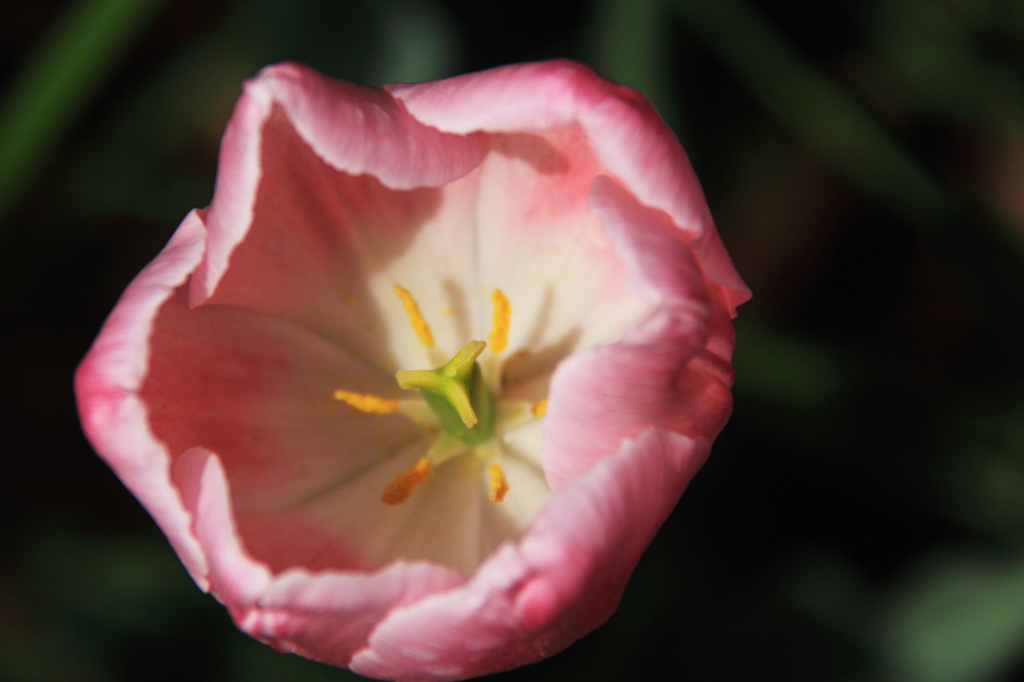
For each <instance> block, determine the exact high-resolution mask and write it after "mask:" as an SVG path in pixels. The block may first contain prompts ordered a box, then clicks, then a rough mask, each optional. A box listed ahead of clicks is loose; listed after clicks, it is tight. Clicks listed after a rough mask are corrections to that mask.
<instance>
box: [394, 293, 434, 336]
mask: <svg viewBox="0 0 1024 682" xmlns="http://www.w3.org/2000/svg"><path fill="white" fill-rule="evenodd" d="M395 293H396V294H397V295H398V298H400V299H402V306H403V307H404V308H405V312H406V313H407V314H408V315H409V324H411V325H412V330H413V331H414V332H416V336H418V337H420V343H421V344H422V345H423V346H425V347H426V348H433V346H434V336H433V334H431V333H430V327H429V326H428V325H427V321H426V320H425V319H423V313H421V312H420V307H419V306H418V305H416V299H414V298H413V297H412V294H410V293H409V290H408V289H406V288H405V287H403V286H400V285H398V284H396V285H395Z"/></svg>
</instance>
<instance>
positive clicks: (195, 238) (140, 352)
mask: <svg viewBox="0 0 1024 682" xmlns="http://www.w3.org/2000/svg"><path fill="white" fill-rule="evenodd" d="M205 238H206V230H205V227H204V226H203V222H202V220H201V219H200V217H199V215H198V214H197V213H196V212H195V211H192V212H191V213H189V214H188V216H186V217H185V220H184V221H183V222H182V223H181V225H180V226H179V227H178V229H177V231H175V233H174V236H172V237H171V240H170V242H169V243H168V244H167V246H166V247H164V249H163V251H161V252H160V255H158V256H157V257H156V258H155V259H154V260H153V262H151V263H150V264H149V265H147V266H146V267H145V268H144V269H143V270H142V272H141V273H139V275H138V276H137V277H136V278H135V279H134V280H133V281H132V283H131V284H129V285H128V288H127V289H126V290H125V292H124V294H122V295H121V299H120V300H119V301H118V304H117V306H116V307H115V308H114V311H113V312H112V313H111V314H110V317H109V318H107V321H106V322H105V323H104V325H103V329H102V330H101V331H100V334H99V337H98V338H97V339H96V342H95V343H94V344H93V346H92V348H90V349H89V352H88V354H87V355H86V356H85V359H84V360H82V364H81V365H79V367H78V370H77V371H76V372H75V394H76V396H77V398H78V410H79V415H80V418H81V420H82V427H83V429H84V430H85V434H86V436H88V438H89V441H90V442H91V443H92V445H93V447H94V448H96V452H98V453H100V455H101V456H102V457H103V458H104V459H105V460H106V461H107V463H108V464H110V466H111V468H113V470H114V471H115V472H116V473H117V475H118V477H119V478H120V479H121V480H122V481H123V482H124V484H125V486H127V488H128V489H129V490H131V491H132V493H133V494H134V495H135V497H136V498H138V500H139V502H141V503H142V504H143V506H145V508H146V509H147V510H148V511H149V513H150V514H151V515H152V516H153V518H154V520H156V522H157V524H159V526H160V528H161V529H162V530H163V531H164V533H165V534H166V535H167V538H168V540H170V542H171V545H172V546H173V547H174V550H175V551H176V552H177V553H178V556H179V557H181V560H182V563H184V564H185V567H186V568H187V569H188V572H189V574H190V575H191V576H192V579H193V580H195V581H196V583H198V584H199V586H200V587H202V588H203V589H204V590H206V589H207V587H208V585H207V581H206V574H207V565H206V557H205V556H204V555H203V552H202V550H201V549H200V547H199V544H198V543H197V542H196V539H195V537H194V536H193V535H192V532H191V530H190V524H191V515H190V513H189V512H188V511H187V510H186V508H185V507H184V506H183V505H182V501H181V498H180V496H179V494H178V490H177V489H176V488H175V486H174V485H173V483H172V482H171V478H170V463H171V462H170V457H169V456H168V453H167V450H166V448H165V447H164V446H163V444H162V443H160V442H159V441H158V440H157V438H156V437H155V436H154V434H153V432H152V431H151V430H150V428H149V425H148V423H147V406H146V404H145V402H144V401H143V400H142V399H141V398H140V396H139V391H140V389H141V386H142V383H143V380H144V378H145V376H146V373H147V371H148V366H149V346H148V343H147V341H148V339H149V337H150V335H151V333H152V329H153V323H154V318H155V317H156V312H157V310H159V309H160V307H161V306H162V305H163V304H164V303H165V302H166V301H167V300H168V299H169V298H170V297H171V296H172V295H173V292H174V290H175V288H176V287H178V286H180V285H181V284H182V283H183V282H185V280H186V278H187V277H188V275H189V273H190V272H191V271H192V270H193V269H194V268H195V267H196V265H198V264H199V262H200V260H201V259H202V256H203V249H204V246H205Z"/></svg>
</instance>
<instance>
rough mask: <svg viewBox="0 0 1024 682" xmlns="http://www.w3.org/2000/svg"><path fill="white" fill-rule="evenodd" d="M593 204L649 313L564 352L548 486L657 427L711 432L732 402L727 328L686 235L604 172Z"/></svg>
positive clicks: (548, 444)
mask: <svg viewBox="0 0 1024 682" xmlns="http://www.w3.org/2000/svg"><path fill="white" fill-rule="evenodd" d="M590 202H591V206H592V208H593V210H594V211H595V212H596V213H597V214H598V215H600V216H601V217H602V218H603V219H604V225H605V230H606V231H607V232H608V234H609V235H610V236H611V238H612V240H613V241H614V242H615V245H616V252H617V253H618V254H619V256H620V257H621V258H622V260H623V261H624V262H625V264H626V268H627V269H628V270H629V272H630V277H631V281H632V282H633V285H634V288H636V289H637V290H639V291H640V292H642V293H643V294H644V295H645V297H646V298H648V300H649V301H650V302H651V303H652V304H653V311H652V312H651V314H650V315H649V317H648V318H647V319H646V320H644V321H643V322H642V323H641V324H639V325H637V326H636V327H634V328H632V329H630V330H629V331H628V332H627V334H626V335H625V336H624V337H623V339H622V340H620V341H618V342H616V343H613V344H610V345H608V346H603V347H600V348H596V349H594V350H591V351H588V352H584V353H577V354H574V355H573V356H572V357H570V358H567V359H566V360H565V361H564V362H562V364H561V365H559V367H558V369H557V370H556V371H555V375H554V377H553V379H552V382H551V393H550V398H549V403H548V414H547V416H546V417H545V433H544V442H543V446H542V461H543V462H544V473H545V475H546V476H547V479H548V483H549V484H550V485H551V487H552V489H553V490H557V488H558V487H559V486H560V485H562V484H563V483H564V482H565V481H568V480H570V479H572V478H573V477H575V476H578V475H580V474H581V473H583V472H584V471H586V470H587V469H588V468H589V467H590V466H592V465H593V464H594V462H596V461H598V460H599V459H600V458H601V457H604V456H605V455H606V454H607V453H609V452H614V451H615V449H616V448H617V447H618V444H619V443H620V442H622V440H623V439H624V438H632V437H636V436H637V435H638V434H639V433H641V432H642V431H643V430H644V429H646V428H647V427H648V426H649V425H651V424H654V425H658V426H662V427H664V428H669V429H671V430H674V431H677V432H680V433H685V434H687V435H689V436H691V437H694V438H708V439H713V438H714V437H715V436H716V435H717V434H718V431H719V430H720V429H721V428H722V426H724V424H725V421H726V419H727V418H728V415H729V411H730V409H731V405H732V402H731V395H730V393H729V387H730V386H731V385H732V376H733V375H732V367H731V365H730V364H729V359H730V356H731V352H732V346H733V336H732V325H731V324H730V323H729V322H728V318H725V319H722V318H723V314H722V313H721V312H719V311H721V310H723V306H721V305H717V306H716V305H712V303H713V302H714V301H713V299H712V296H714V295H719V296H720V295H721V290H720V288H719V287H716V286H713V285H712V286H711V287H710V288H709V287H708V286H707V284H706V282H705V279H704V273H703V270H702V268H701V266H700V264H699V262H698V260H697V258H696V256H695V254H694V253H693V249H692V240H691V239H690V238H689V234H688V233H686V232H682V231H680V230H678V229H676V228H675V226H674V225H673V223H672V219H671V217H670V216H669V215H667V214H666V213H665V212H664V211H661V210H659V209H654V208H649V207H645V206H643V205H641V204H640V203H639V202H638V201H637V200H636V198H635V197H634V196H633V195H632V194H630V193H629V192H628V191H627V190H626V189H625V188H624V187H622V186H621V185H620V184H618V183H617V182H615V181H613V180H611V179H610V178H607V177H604V178H598V179H597V180H595V181H594V185H593V187H592V189H591V195H590Z"/></svg>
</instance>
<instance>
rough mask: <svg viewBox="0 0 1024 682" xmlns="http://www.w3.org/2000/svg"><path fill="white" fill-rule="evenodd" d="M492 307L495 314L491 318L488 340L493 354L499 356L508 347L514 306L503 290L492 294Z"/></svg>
mask: <svg viewBox="0 0 1024 682" xmlns="http://www.w3.org/2000/svg"><path fill="white" fill-rule="evenodd" d="M491 305H493V306H494V313H493V315H492V316H491V335H490V336H489V337H488V340H489V341H490V346H491V352H492V353H494V354H498V353H501V352H502V351H504V350H505V347H506V346H508V328H509V326H510V325H511V323H512V306H511V305H510V304H509V302H508V298H506V297H505V292H503V291H502V290H501V289H495V290H494V291H492V292H491Z"/></svg>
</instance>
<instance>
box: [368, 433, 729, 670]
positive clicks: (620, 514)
mask: <svg viewBox="0 0 1024 682" xmlns="http://www.w3.org/2000/svg"><path fill="white" fill-rule="evenodd" d="M708 448H709V443H708V441H706V440H704V439H699V440H692V439H690V438H687V437H685V436H681V435H678V434H672V433H669V432H665V431H661V430H658V429H650V430H648V431H646V432H645V433H643V434H642V435H641V436H640V437H639V438H637V439H636V440H629V441H626V442H625V443H623V445H622V447H621V448H620V449H619V450H618V452H617V453H615V454H613V455H612V456H609V457H607V458H606V459H604V460H603V461H602V462H601V463H600V464H598V465H597V466H595V467H594V468H593V469H591V470H590V471H589V472H588V473H586V474H585V475H583V476H580V477H579V478H577V479H575V480H573V481H571V482H569V483H567V484H566V485H565V486H564V487H562V489H560V490H559V491H557V492H556V493H555V494H554V495H553V496H552V498H551V500H550V502H549V503H548V504H547V505H546V506H545V507H544V509H543V510H542V511H541V513H540V515H539V516H538V517H537V520H536V521H535V522H534V524H533V526H532V527H531V528H530V530H529V531H528V532H527V534H526V535H525V536H524V537H523V538H522V539H521V540H520V542H519V543H518V545H512V544H507V545H505V546H504V547H502V548H501V549H500V550H499V551H498V552H496V553H495V554H494V555H492V556H491V557H490V558H489V559H488V560H487V561H486V562H485V563H484V564H483V565H482V566H481V567H480V569H479V570H478V571H477V573H476V574H475V575H474V577H473V579H472V580H471V581H470V582H469V583H467V584H465V585H464V586H462V587H458V588H455V589H452V590H449V591H446V592H441V593H438V594H435V595H432V596H429V597H426V598H424V599H423V600H421V601H419V602H417V603H415V604H412V605H410V606H408V607H405V608H402V609H396V610H395V611H393V612H391V614H389V615H388V616H387V618H385V619H384V620H383V621H382V622H381V623H380V625H379V626H378V627H377V628H376V629H375V630H374V631H373V633H372V634H371V635H370V638H369V646H368V647H367V648H366V649H364V650H361V651H359V652H358V653H356V655H355V656H354V657H353V658H352V662H351V664H350V665H351V668H352V670H353V671H355V672H357V673H359V674H361V675H367V676H370V677H377V678H382V679H392V680H408V681H410V682H414V681H419V680H457V679H463V678H466V677H472V676H476V675H483V674H486V673H490V672H495V671H497V670H504V669H507V668H512V667H516V666H520V665H524V664H526V663H531V662H533V661H536V660H539V659H540V658H543V657H545V656H550V655H551V654H553V653H555V652H557V651H559V650H561V649H563V648H564V647H566V646H568V645H569V644H570V643H572V642H573V641H575V640H576V639H578V638H579V637H581V636H583V635H584V634H586V633H587V632H589V631H591V630H593V629H594V628H595V627H597V626H598V625H600V624H601V623H602V622H603V621H604V620H605V619H607V618H608V616H609V615H610V614H611V612H612V611H613V610H614V608H615V606H616V605H617V603H618V600H619V597H620V596H621V594H622V590H623V588H624V587H625V584H626V581H627V580H628V578H629V575H630V573H631V572H632V570H633V567H634V565H635V564H636V561H637V560H638V559H639V556H640V554H641V552H642V551H643V549H644V548H645V547H646V546H647V544H648V543H649V542H650V541H651V539H652V538H653V536H654V534H655V532H656V531H657V529H658V528H659V526H660V525H661V523H662V522H663V521H664V519H665V517H667V516H668V514H669V512H670V511H671V510H672V507H673V506H674V505H675V503H676V501H677V500H678V499H679V495H680V494H681V493H682V491H683V489H684V488H685V487H686V485H687V483H689V481H690V479H691V478H692V477H693V475H694V473H696V471H697V469H698V468H699V467H700V465H701V464H702V463H703V462H704V459H705V458H706V457H707V452H708Z"/></svg>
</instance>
